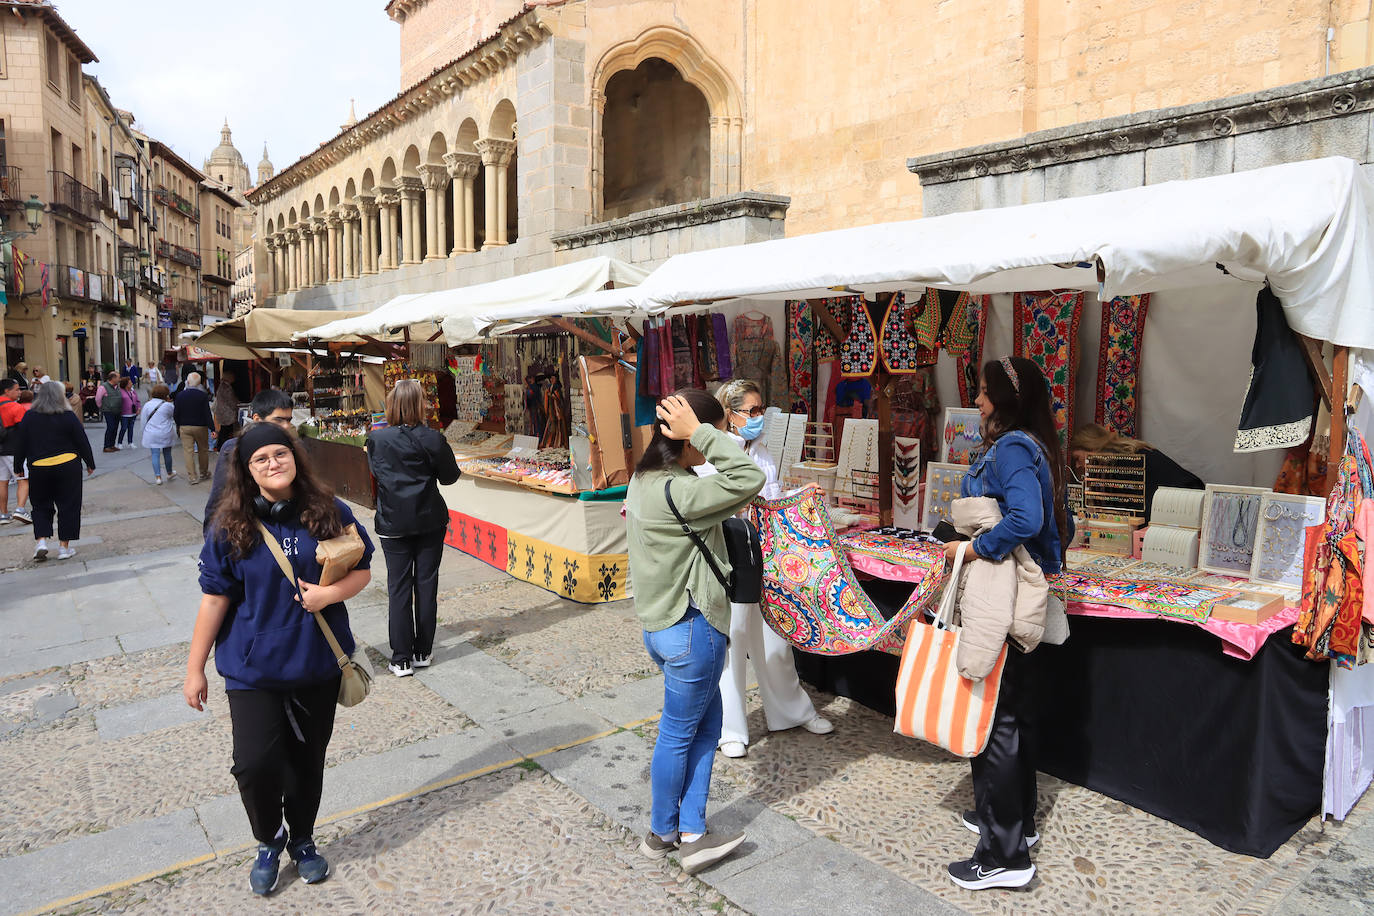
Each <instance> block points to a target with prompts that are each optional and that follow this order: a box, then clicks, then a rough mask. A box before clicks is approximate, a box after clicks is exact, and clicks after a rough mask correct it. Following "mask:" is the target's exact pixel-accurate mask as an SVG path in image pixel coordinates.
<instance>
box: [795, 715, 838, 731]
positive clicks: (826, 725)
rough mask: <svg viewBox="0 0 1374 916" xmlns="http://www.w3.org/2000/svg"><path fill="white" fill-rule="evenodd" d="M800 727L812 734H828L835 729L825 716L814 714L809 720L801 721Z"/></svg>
mask: <svg viewBox="0 0 1374 916" xmlns="http://www.w3.org/2000/svg"><path fill="white" fill-rule="evenodd" d="M802 728H804V729H806V730H807V731H809V732H810V733H811V734H813V735H828V734H830V733H831V732H833V731H834V730H835V725H834V723H832V722H831V721H830V720H829V719H827V718H826V717H825V716H816V717H815V718H814V719H812V720H810V721H809V722H803V723H802Z"/></svg>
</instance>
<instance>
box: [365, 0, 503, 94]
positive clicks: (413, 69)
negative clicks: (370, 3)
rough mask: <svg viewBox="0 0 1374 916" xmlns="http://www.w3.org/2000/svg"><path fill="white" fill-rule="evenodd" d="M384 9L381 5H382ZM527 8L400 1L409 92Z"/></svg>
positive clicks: (488, 0) (396, 10)
mask: <svg viewBox="0 0 1374 916" xmlns="http://www.w3.org/2000/svg"><path fill="white" fill-rule="evenodd" d="M379 5H380V4H379ZM524 7H525V3H524V2H522V0H400V2H395V3H392V4H391V5H390V6H389V7H388V12H389V13H390V14H391V18H392V19H395V20H396V21H398V22H399V23H400V24H401V85H400V86H399V87H398V88H400V89H406V88H408V87H410V86H413V85H414V84H415V83H417V82H419V81H420V80H422V79H424V78H425V77H427V76H429V75H430V74H431V73H433V72H434V71H435V70H436V69H437V68H439V67H442V66H443V65H444V64H447V63H448V62H449V61H452V60H454V59H456V58H457V57H459V56H460V55H462V54H465V53H466V52H467V51H469V50H471V49H472V47H473V46H474V45H476V44H477V43H478V42H480V41H481V40H482V39H484V38H487V37H489V36H490V35H491V34H492V33H493V32H495V31H496V30H497V28H498V27H499V26H500V25H501V23H502V22H504V21H506V20H507V19H509V18H511V17H512V16H514V15H516V14H517V13H519V12H520V11H521V10H522V9H523V8H524Z"/></svg>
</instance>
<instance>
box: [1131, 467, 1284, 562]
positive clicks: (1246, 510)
mask: <svg viewBox="0 0 1374 916" xmlns="http://www.w3.org/2000/svg"><path fill="white" fill-rule="evenodd" d="M1270 492H1271V491H1270V490H1269V489H1268V488H1267V487H1236V486H1228V485H1225V484H1214V483H1209V484H1207V490H1206V493H1205V495H1204V497H1203V503H1202V529H1201V540H1200V543H1199V545H1198V564H1197V565H1198V568H1199V569H1202V570H1206V571H1207V572H1214V573H1220V574H1222V575H1232V576H1248V575H1249V574H1250V566H1251V565H1252V562H1253V560H1254V552H1255V535H1256V533H1257V532H1258V530H1259V519H1260V504H1261V503H1262V502H1263V500H1264V496H1265V494H1268V493H1270ZM1147 538H1148V535H1147Z"/></svg>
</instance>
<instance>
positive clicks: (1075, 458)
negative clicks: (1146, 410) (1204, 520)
mask: <svg viewBox="0 0 1374 916" xmlns="http://www.w3.org/2000/svg"><path fill="white" fill-rule="evenodd" d="M1103 453H1105V454H1109V455H1143V456H1144V457H1145V522H1146V523H1147V524H1148V523H1149V521H1150V507H1151V506H1152V505H1154V501H1155V490H1158V489H1159V488H1160V487H1182V488H1184V489H1188V490H1201V489H1202V488H1203V487H1204V486H1205V484H1204V483H1203V482H1202V478H1200V477H1198V476H1197V475H1196V474H1194V473H1193V472H1192V471H1190V470H1188V469H1187V468H1185V467H1183V466H1182V465H1180V464H1179V463H1178V462H1177V461H1175V460H1174V459H1172V458H1170V457H1169V456H1168V455H1166V454H1164V453H1163V452H1161V451H1160V450H1159V449H1157V448H1155V447H1154V446H1153V445H1151V444H1150V443H1148V442H1143V441H1141V440H1140V439H1132V438H1130V437H1128V436H1123V435H1121V434H1119V433H1116V432H1113V431H1112V430H1110V429H1105V428H1104V427H1101V426H1098V425H1097V424H1096V423H1087V424H1084V425H1083V426H1080V427H1078V429H1076V430H1074V431H1073V438H1071V439H1070V440H1069V466H1070V468H1072V470H1073V473H1074V476H1075V477H1077V478H1078V479H1079V480H1080V481H1081V480H1082V479H1083V474H1084V472H1085V471H1086V469H1087V459H1088V455H1090V454H1103Z"/></svg>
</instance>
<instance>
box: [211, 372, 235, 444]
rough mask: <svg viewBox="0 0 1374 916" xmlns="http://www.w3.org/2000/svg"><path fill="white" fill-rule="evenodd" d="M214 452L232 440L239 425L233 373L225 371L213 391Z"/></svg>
mask: <svg viewBox="0 0 1374 916" xmlns="http://www.w3.org/2000/svg"><path fill="white" fill-rule="evenodd" d="M213 415H214V421H215V451H219V450H220V449H222V448H224V443H226V442H228V441H229V440H230V439H232V438H234V433H235V431H236V430H237V428H238V424H239V396H238V394H237V393H236V392H235V391H234V373H233V372H231V371H230V370H228V369H225V370H224V371H223V372H222V373H221V375H220V380H219V388H218V389H216V391H215V405H214V411H213Z"/></svg>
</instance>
